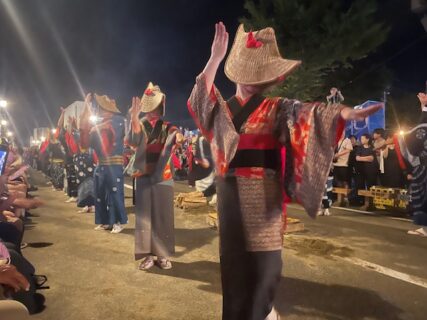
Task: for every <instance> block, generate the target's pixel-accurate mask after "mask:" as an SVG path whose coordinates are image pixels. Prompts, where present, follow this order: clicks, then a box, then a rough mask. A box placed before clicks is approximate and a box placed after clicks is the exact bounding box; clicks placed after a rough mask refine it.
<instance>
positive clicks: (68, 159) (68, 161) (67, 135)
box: [57, 128, 79, 198]
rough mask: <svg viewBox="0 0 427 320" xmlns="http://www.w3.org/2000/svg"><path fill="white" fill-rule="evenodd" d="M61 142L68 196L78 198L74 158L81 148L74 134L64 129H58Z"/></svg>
mask: <svg viewBox="0 0 427 320" xmlns="http://www.w3.org/2000/svg"><path fill="white" fill-rule="evenodd" d="M57 130H58V132H59V137H58V138H59V141H60V142H61V144H62V146H63V147H64V150H65V174H66V179H67V181H66V182H67V195H68V196H69V197H73V198H77V191H78V183H77V177H76V170H75V167H74V162H73V158H74V157H75V155H76V154H78V153H79V146H78V144H77V142H76V140H75V138H74V136H75V133H74V132H68V131H67V130H65V129H64V128H58V129H57Z"/></svg>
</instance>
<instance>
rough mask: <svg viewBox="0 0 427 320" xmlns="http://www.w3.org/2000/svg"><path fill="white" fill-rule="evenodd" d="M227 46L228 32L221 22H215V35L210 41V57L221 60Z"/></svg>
mask: <svg viewBox="0 0 427 320" xmlns="http://www.w3.org/2000/svg"><path fill="white" fill-rule="evenodd" d="M227 48H228V33H227V30H226V29H225V25H224V24H223V23H222V22H218V23H216V24H215V36H214V40H213V42H212V48H211V59H213V60H215V61H218V62H221V61H222V60H223V59H224V57H225V54H226V53H227Z"/></svg>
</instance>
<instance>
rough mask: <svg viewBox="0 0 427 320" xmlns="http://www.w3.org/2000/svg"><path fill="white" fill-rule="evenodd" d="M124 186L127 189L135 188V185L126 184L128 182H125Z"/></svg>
mask: <svg viewBox="0 0 427 320" xmlns="http://www.w3.org/2000/svg"><path fill="white" fill-rule="evenodd" d="M124 186H125V188H127V189H131V190H132V189H133V187H132V186H131V185H130V184H126V183H125V184H124Z"/></svg>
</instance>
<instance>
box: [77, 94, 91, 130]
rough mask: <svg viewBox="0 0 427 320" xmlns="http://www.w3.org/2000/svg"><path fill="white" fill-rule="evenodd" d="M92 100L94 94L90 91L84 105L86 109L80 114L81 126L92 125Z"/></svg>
mask: <svg viewBox="0 0 427 320" xmlns="http://www.w3.org/2000/svg"><path fill="white" fill-rule="evenodd" d="M91 101H92V94H91V93H88V94H87V95H86V98H85V106H84V110H83V112H82V113H81V115H80V126H85V125H86V126H87V125H90V123H89V120H90V116H91V114H92V112H91V110H90V107H91V104H92V103H91Z"/></svg>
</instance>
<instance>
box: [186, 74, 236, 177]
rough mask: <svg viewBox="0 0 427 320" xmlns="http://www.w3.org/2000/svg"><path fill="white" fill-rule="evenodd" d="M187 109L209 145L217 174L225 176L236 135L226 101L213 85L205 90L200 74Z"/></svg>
mask: <svg viewBox="0 0 427 320" xmlns="http://www.w3.org/2000/svg"><path fill="white" fill-rule="evenodd" d="M187 107H188V111H189V112H190V114H191V116H192V117H193V119H194V121H195V123H196V125H197V126H198V128H199V129H200V131H201V133H202V134H203V136H204V137H205V138H206V139H207V140H208V141H209V143H210V145H211V150H212V156H213V158H214V160H215V161H214V162H215V164H216V173H217V174H218V175H224V174H225V172H226V171H227V168H228V164H229V163H230V161H231V160H232V159H233V157H234V155H235V153H236V150H237V145H238V142H239V135H238V133H237V132H236V130H235V129H234V126H233V123H232V121H231V116H230V114H229V111H228V108H227V106H226V102H225V101H224V99H223V98H222V96H221V94H220V92H219V91H218V90H217V89H216V87H215V86H212V89H211V90H210V91H208V89H207V87H206V79H205V75H204V74H203V73H202V74H200V75H199V76H198V77H197V78H196V84H195V86H194V88H193V91H192V92H191V95H190V98H189V100H188V103H187Z"/></svg>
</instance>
